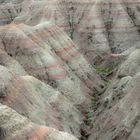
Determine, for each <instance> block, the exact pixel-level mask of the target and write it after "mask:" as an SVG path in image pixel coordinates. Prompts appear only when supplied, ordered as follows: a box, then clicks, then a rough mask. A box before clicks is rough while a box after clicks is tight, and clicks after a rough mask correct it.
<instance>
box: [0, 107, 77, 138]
mask: <svg viewBox="0 0 140 140" xmlns="http://www.w3.org/2000/svg"><path fill="white" fill-rule="evenodd" d="M0 112H1V113H0V139H2V140H21V139H22V140H29V139H38V140H62V139H67V140H77V139H76V138H75V137H74V136H72V135H70V134H68V133H64V132H60V131H58V130H55V129H53V128H49V127H46V126H39V125H37V124H34V123H32V122H30V121H29V120H28V119H26V118H25V117H23V116H21V115H19V114H18V113H17V112H15V111H14V110H12V109H11V108H9V107H7V106H4V105H0ZM3 120H4V121H3Z"/></svg>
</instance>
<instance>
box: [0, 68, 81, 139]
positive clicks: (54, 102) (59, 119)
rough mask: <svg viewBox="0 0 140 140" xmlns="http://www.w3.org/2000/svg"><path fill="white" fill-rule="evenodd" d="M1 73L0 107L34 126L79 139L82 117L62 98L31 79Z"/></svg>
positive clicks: (29, 77) (71, 104) (5, 70)
mask: <svg viewBox="0 0 140 140" xmlns="http://www.w3.org/2000/svg"><path fill="white" fill-rule="evenodd" d="M0 72H1V73H0V78H1V83H0V86H1V88H0V89H1V90H0V91H1V92H0V93H1V94H0V102H1V103H2V104H5V105H8V106H10V107H11V108H13V109H14V110H16V111H17V112H18V113H19V114H21V115H23V116H25V117H27V118H29V119H30V120H31V121H33V122H35V123H38V124H42V125H47V126H51V127H54V128H59V129H62V130H64V131H67V132H69V133H74V134H75V135H76V136H78V137H80V133H79V132H80V125H81V123H82V119H81V118H82V114H81V113H80V112H79V111H78V110H77V109H76V108H75V107H74V106H73V103H72V102H70V101H69V100H68V99H67V98H66V97H65V96H63V95H62V94H61V93H59V92H58V91H56V90H54V89H53V88H52V87H50V86H48V85H46V84H45V83H42V82H41V81H39V80H37V79H35V78H33V77H31V76H22V77H19V76H17V75H15V74H13V73H12V72H10V71H8V70H7V69H6V68H4V67H2V66H0ZM48 112H49V113H48ZM62 114H63V115H62ZM66 120H67V121H66Z"/></svg>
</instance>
